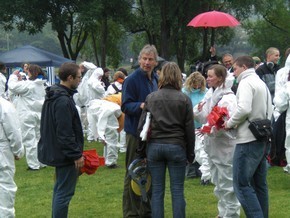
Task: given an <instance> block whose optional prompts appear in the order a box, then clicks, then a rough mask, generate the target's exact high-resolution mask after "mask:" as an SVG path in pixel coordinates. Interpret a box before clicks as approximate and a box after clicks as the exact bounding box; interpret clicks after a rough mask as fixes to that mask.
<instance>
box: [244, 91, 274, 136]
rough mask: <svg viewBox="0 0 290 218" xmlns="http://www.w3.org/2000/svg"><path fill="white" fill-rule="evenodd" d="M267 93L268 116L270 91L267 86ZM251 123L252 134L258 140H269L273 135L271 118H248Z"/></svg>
mask: <svg viewBox="0 0 290 218" xmlns="http://www.w3.org/2000/svg"><path fill="white" fill-rule="evenodd" d="M266 94H267V104H266V107H267V111H266V117H268V92H267V87H266ZM248 121H249V123H250V125H249V129H250V130H251V132H252V134H253V135H254V136H255V137H256V139H257V140H258V141H269V139H270V138H271V137H272V134H273V133H272V124H271V120H269V119H268V118H266V119H263V120H253V121H250V120H248Z"/></svg>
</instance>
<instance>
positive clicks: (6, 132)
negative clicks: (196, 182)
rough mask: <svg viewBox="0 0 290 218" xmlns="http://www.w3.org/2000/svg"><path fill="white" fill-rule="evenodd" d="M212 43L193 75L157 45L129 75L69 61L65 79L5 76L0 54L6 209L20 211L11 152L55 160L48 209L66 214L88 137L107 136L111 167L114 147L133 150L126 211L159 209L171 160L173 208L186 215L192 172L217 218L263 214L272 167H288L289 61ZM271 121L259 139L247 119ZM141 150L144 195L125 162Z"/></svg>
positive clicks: (35, 160)
mask: <svg viewBox="0 0 290 218" xmlns="http://www.w3.org/2000/svg"><path fill="white" fill-rule="evenodd" d="M210 52H211V57H210V61H209V62H207V63H206V64H203V65H202V68H200V67H196V69H195V72H192V73H190V75H189V76H188V77H187V78H185V77H184V74H183V73H182V72H181V71H180V69H179V67H178V65H177V64H176V63H174V62H167V61H164V62H162V64H160V63H158V61H157V60H158V52H157V49H156V48H155V46H154V45H145V46H144V47H143V48H142V50H141V51H140V53H139V57H138V62H139V67H138V68H137V69H135V70H134V72H132V73H131V74H130V75H128V73H127V71H126V70H125V69H124V68H119V69H118V70H117V71H116V72H115V73H114V74H113V75H110V73H111V70H110V69H109V68H101V67H97V66H96V65H95V64H93V63H91V62H86V61H84V62H82V63H80V64H79V65H77V64H75V63H64V64H63V65H61V66H60V68H59V72H58V77H59V78H60V83H59V84H53V85H51V86H49V85H47V83H46V80H45V73H44V72H43V70H42V69H41V67H40V66H38V65H34V64H28V63H25V64H23V66H22V68H17V69H16V70H15V71H14V72H13V73H12V74H11V75H10V77H9V79H8V80H7V76H6V72H5V71H6V67H5V64H3V63H0V72H1V73H0V86H1V87H0V92H1V93H0V94H1V96H0V112H1V113H0V121H1V123H2V124H3V125H1V126H0V129H1V131H0V137H1V140H2V143H1V145H0V147H1V150H2V151H3V152H2V151H1V153H2V154H3V160H1V161H0V169H1V171H0V214H4V215H5V217H14V216H15V210H14V201H15V193H16V190H17V186H16V184H15V182H14V179H13V177H14V174H15V163H14V160H18V159H19V158H21V157H22V156H24V155H25V157H26V162H27V170H28V171H37V170H40V169H41V168H45V167H46V166H53V167H55V175H56V180H55V185H54V189H53V198H52V217H67V215H68V208H69V203H70V200H71V199H72V197H73V195H74V192H75V188H76V183H77V179H78V176H79V175H80V169H81V168H82V167H83V166H84V157H83V148H84V141H85V139H87V141H88V142H92V141H99V142H102V143H103V144H104V151H103V156H104V157H105V165H106V167H107V168H108V169H115V168H118V166H119V165H118V153H119V152H126V158H125V167H126V172H125V175H124V190H123V205H122V206H123V217H126V218H127V217H154V218H155V217H164V196H165V183H166V172H167V169H168V173H169V178H170V180H169V181H170V191H171V196H172V211H173V217H176V218H177V217H178V218H181V217H186V214H185V207H186V202H185V198H184V181H185V178H186V177H189V178H190V177H200V183H201V185H208V184H210V183H212V184H213V185H214V195H215V196H216V197H217V199H218V203H217V210H218V215H217V217H218V218H219V217H220V218H222V217H240V208H241V207H242V208H243V210H244V212H245V214H246V216H247V217H265V218H266V217H268V208H269V200H268V187H267V182H266V177H267V168H268V167H269V166H270V165H279V166H283V170H284V172H285V173H290V126H289V125H290V121H289V120H290V118H289V117H290V115H289V114H290V112H288V111H290V110H288V108H289V99H290V97H289V96H290V83H289V81H290V79H289V78H290V55H289V53H290V48H288V49H287V50H286V52H285V59H286V61H285V66H284V67H283V68H280V66H279V64H278V63H279V60H280V51H279V50H278V49H277V48H274V47H271V48H269V49H267V50H266V52H265V62H262V61H261V60H260V59H259V58H258V57H251V56H248V55H245V56H240V57H237V58H234V57H233V56H232V55H231V54H224V55H223V56H222V58H221V62H220V61H219V60H218V58H217V55H216V50H215V48H214V47H211V49H210ZM111 77H112V78H111ZM8 111H9V113H8ZM11 112H12V113H11ZM12 114H13V115H12ZM148 114H149V117H150V119H149V125H147V127H146V128H148V129H147V132H148V133H147V132H146V133H147V136H146V137H145V138H146V141H145V142H142V141H141V140H142V139H141V138H142V137H140V134H142V131H144V128H145V125H144V123H145V122H148V120H147V119H148ZM173 115H174V116H173ZM266 118H267V119H270V120H271V121H272V126H273V136H272V137H271V139H270V140H269V139H268V140H263V141H261V140H258V139H257V138H255V136H254V135H253V133H252V132H251V130H250V129H249V128H248V126H249V122H250V121H253V120H261V119H266ZM282 127H283V128H282ZM278 130H280V131H278ZM281 130H283V131H281ZM143 134H144V132H143ZM283 134H284V135H283ZM85 137H86V138H85ZM138 158H142V159H144V161H145V163H146V165H147V169H148V172H149V174H150V176H151V183H152V184H151V188H150V189H149V190H148V191H147V193H146V194H147V199H148V200H146V201H144V200H143V199H142V197H140V196H139V195H136V193H135V192H134V190H132V187H131V179H132V178H131V176H130V174H129V171H128V169H129V166H130V164H131V163H132V162H133V161H134V160H136V159H138ZM6 163H8V164H6ZM2 169H3V170H2ZM2 184H5V185H2Z"/></svg>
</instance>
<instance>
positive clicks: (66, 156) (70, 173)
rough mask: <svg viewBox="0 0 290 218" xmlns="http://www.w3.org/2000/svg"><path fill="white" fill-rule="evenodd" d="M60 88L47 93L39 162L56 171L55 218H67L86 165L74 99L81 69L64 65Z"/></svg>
mask: <svg viewBox="0 0 290 218" xmlns="http://www.w3.org/2000/svg"><path fill="white" fill-rule="evenodd" d="M59 78H60V80H61V82H60V84H55V85H53V86H51V87H48V88H47V89H46V96H45V102H44V104H43V107H42V114H41V126H40V135H41V138H40V140H39V143H38V159H39V161H40V162H41V163H43V164H46V165H49V166H53V167H55V175H56V181H55V185H54V190H53V198H52V217H53V218H65V217H67V215H68V206H69V203H70V200H71V198H72V196H73V195H74V192H75V187H76V183H77V178H78V176H79V175H80V169H81V168H82V167H83V165H84V158H83V155H82V152H83V146H84V137H83V130H82V125H81V121H80V117H79V114H78V111H77V108H76V106H75V102H74V100H73V95H74V94H75V93H76V92H77V91H76V89H77V87H78V85H79V84H80V82H81V78H82V74H81V70H80V67H79V66H78V65H77V64H74V63H64V64H63V65H62V66H61V67H60V69H59Z"/></svg>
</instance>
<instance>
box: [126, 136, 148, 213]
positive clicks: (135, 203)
mask: <svg viewBox="0 0 290 218" xmlns="http://www.w3.org/2000/svg"><path fill="white" fill-rule="evenodd" d="M138 143H139V141H138V139H137V138H136V137H135V136H133V135H130V134H126V144H127V151H126V174H125V178H124V192H123V217H124V218H128V217H139V218H147V217H148V218H149V217H151V206H150V198H151V196H148V198H149V199H148V200H147V202H143V201H142V197H141V196H138V195H136V194H135V193H134V192H133V190H132V188H131V178H130V176H129V174H128V167H129V165H130V164H131V163H132V161H133V160H135V159H136V148H137V145H138Z"/></svg>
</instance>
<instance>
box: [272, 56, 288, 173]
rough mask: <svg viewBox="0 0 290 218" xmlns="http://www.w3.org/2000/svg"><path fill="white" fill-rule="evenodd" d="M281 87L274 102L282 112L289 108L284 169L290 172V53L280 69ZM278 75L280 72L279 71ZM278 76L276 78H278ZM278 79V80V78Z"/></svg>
mask: <svg viewBox="0 0 290 218" xmlns="http://www.w3.org/2000/svg"><path fill="white" fill-rule="evenodd" d="M278 72H279V78H280V79H279V80H278V82H279V88H277V89H278V91H277V92H276V91H275V98H274V104H275V107H276V109H277V110H278V111H279V112H280V113H282V112H284V111H286V110H287V113H286V139H285V149H286V151H285V156H286V160H287V165H286V166H285V167H284V171H285V172H287V173H290V110H289V106H290V103H289V99H290V81H287V80H288V74H289V72H290V55H288V58H287V60H286V64H285V67H283V68H282V69H280V70H279V71H278ZM277 76H278V73H277ZM277 76H276V78H277ZM276 81H277V80H276ZM283 83H284V84H283Z"/></svg>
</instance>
